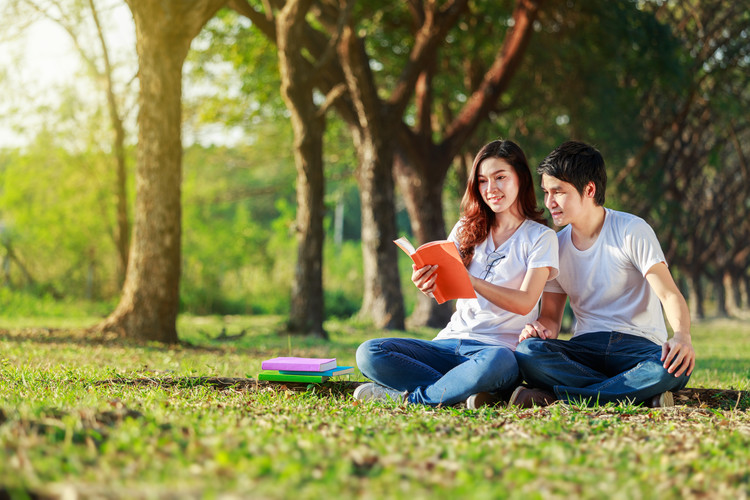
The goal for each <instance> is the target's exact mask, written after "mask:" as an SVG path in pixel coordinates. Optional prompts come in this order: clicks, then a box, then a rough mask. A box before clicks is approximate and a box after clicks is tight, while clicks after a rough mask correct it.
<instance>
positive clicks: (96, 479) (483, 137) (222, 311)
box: [0, 0, 750, 498]
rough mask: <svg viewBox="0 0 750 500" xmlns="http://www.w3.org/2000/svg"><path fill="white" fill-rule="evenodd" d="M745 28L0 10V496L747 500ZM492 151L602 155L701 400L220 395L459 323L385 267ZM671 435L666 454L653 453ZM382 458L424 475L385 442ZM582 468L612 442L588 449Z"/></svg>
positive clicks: (601, 19)
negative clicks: (602, 404)
mask: <svg viewBox="0 0 750 500" xmlns="http://www.w3.org/2000/svg"><path fill="white" fill-rule="evenodd" d="M746 7H747V6H746V5H743V2H726V1H718V0H711V1H685V2H669V1H652V2H650V1H624V0H616V1H611V2H596V1H573V0H570V1H559V0H558V1H554V0H548V1H530V0H518V1H515V2H514V1H500V2H497V1H493V2H490V1H487V2H485V1H473V2H469V1H462V0H454V1H444V2H437V1H435V2H432V1H429V2H420V1H410V2H376V1H367V2H336V1H287V2H282V1H266V2H260V1H259V2H255V1H244V0H230V1H229V2H226V1H210V0H203V1H194V2H187V1H167V0H162V1H149V2H136V1H132V2H130V4H129V5H127V4H126V3H123V2H117V1H114V0H111V1H96V2H95V1H88V2H84V1H73V0H71V1H67V0H66V1H42V0H39V1H33V0H10V1H8V2H5V3H4V4H3V6H2V9H3V10H2V12H3V14H4V16H3V18H4V19H5V23H4V26H3V27H2V38H0V43H1V44H2V47H3V55H2V59H0V61H2V67H0V74H1V75H2V78H1V79H0V86H2V94H1V95H2V99H1V100H0V116H1V117H2V121H1V122H0V245H1V246H0V257H1V258H2V272H1V275H0V308H1V309H0V333H1V334H2V345H3V351H2V354H0V359H2V363H3V365H2V370H3V372H2V373H3V377H2V379H3V390H2V391H3V392H2V394H3V397H4V401H5V402H4V403H3V410H2V413H0V431H2V433H1V434H0V439H2V442H3V444H4V445H5V449H6V450H7V452H8V454H9V457H10V458H9V460H7V461H5V462H4V465H3V466H2V469H1V470H2V473H1V474H0V479H1V480H2V481H1V482H2V484H4V485H5V486H6V488H7V491H10V492H12V493H13V492H15V493H17V494H18V495H21V496H23V494H33V493H35V492H37V493H38V492H45V494H51V495H57V494H60V495H62V494H64V493H65V492H68V493H70V492H71V491H72V492H73V493H74V494H79V495H82V496H96V495H104V496H108V495H109V496H113V497H118V496H131V495H132V496H137V497H144V496H145V497H148V496H152V495H155V496H160V497H162V496H165V495H167V492H168V491H172V489H173V488H174V485H175V484H181V487H182V488H184V491H182V492H183V493H184V494H185V495H188V496H191V495H192V496H200V495H202V494H203V493H205V492H210V494H209V495H221V494H224V493H228V494H235V493H236V494H239V495H241V496H253V495H255V496H266V495H268V496H274V497H280V498H283V497H284V496H285V492H287V494H288V492H289V491H299V492H301V493H300V494H301V495H302V496H303V497H304V496H308V497H315V496H316V495H318V494H320V492H321V491H326V490H327V489H329V488H339V489H338V490H336V491H339V492H340V493H341V494H349V495H360V496H368V495H369V496H376V497H377V496H385V495H391V496H393V495H396V496H398V495H397V494H402V495H404V496H412V497H414V496H417V497H419V496H423V495H435V494H437V495H438V496H440V495H445V496H450V495H454V494H458V493H461V492H464V491H465V490H466V489H467V488H470V486H469V485H471V484H477V486H476V488H477V491H475V492H474V493H477V494H478V496H487V497H497V496H511V497H512V496H518V497H519V498H520V497H528V495H529V494H531V495H532V496H533V494H536V495H537V496H539V497H555V496H565V495H568V494H571V492H574V493H578V494H582V495H583V496H589V497H592V498H593V497H597V496H599V495H602V494H606V495H609V496H613V495H614V494H615V493H617V492H622V493H621V496H622V497H624V498H631V497H645V498H648V497H652V496H654V497H655V496H660V497H661V498H664V496H665V495H666V496H668V497H669V496H671V497H674V498H677V497H682V498H684V497H686V496H688V497H689V496H690V495H695V496H697V497H699V496H701V495H710V494H718V495H720V496H726V497H727V498H729V497H734V498H737V497H742V495H744V496H747V494H748V483H749V482H750V479H749V478H748V473H747V470H746V468H745V469H743V467H742V464H743V463H745V464H746V463H747V458H748V454H747V453H748V452H747V451H743V450H746V449H747V448H748V446H747V444H748V423H747V416H746V409H747V406H748V402H747V396H746V392H744V391H747V386H748V380H749V379H750V372H749V371H748V366H749V364H750V363H749V362H748V360H749V359H750V352H748V347H746V346H747V341H748V336H749V335H750V332H749V331H748V328H747V326H746V325H745V324H744V322H743V321H742V320H743V319H747V317H748V309H749V307H750V306H749V305H748V295H749V292H750V274H749V273H748V261H749V260H750V244H749V243H750V242H749V241H748V240H749V239H750V238H749V234H750V221H749V220H748V218H747V211H748V209H749V208H750V206H749V205H750V199H749V197H748V194H749V191H750V170H749V167H748V163H747V162H748V152H749V151H748V150H749V149H750V129H749V128H748V117H750V113H749V112H748V111H750V101H749V99H750V95H749V93H750V86H748V66H749V65H750V13H749V12H750V11H748V9H747V8H746ZM497 137H502V138H508V139H511V140H513V141H515V142H517V143H518V144H519V145H521V147H522V148H523V149H524V150H525V151H526V153H527V155H528V158H529V162H530V165H531V166H532V169H533V166H534V165H536V164H538V163H539V161H540V160H541V159H542V158H543V157H544V156H545V155H546V154H547V153H548V152H549V151H550V150H551V149H552V148H554V147H555V146H556V145H557V144H559V143H560V142H562V141H563V140H567V139H569V138H575V139H578V140H584V141H586V142H589V143H592V144H594V145H595V146H597V147H598V148H599V149H600V150H601V151H602V153H603V154H604V157H605V159H606V161H607V166H608V175H609V185H608V188H607V206H609V207H612V208H615V209H623V210H626V211H629V212H632V213H636V214H637V215H639V216H641V217H643V218H644V219H646V220H647V221H648V222H649V223H650V224H651V225H652V226H653V227H654V228H655V230H656V232H657V235H658V237H659V239H660V241H661V242H662V245H663V247H664V250H665V253H666V255H667V259H668V262H669V264H670V270H671V272H672V274H673V276H674V277H675V279H676V281H677V283H678V285H679V286H680V288H681V289H682V290H683V292H684V294H685V296H686V297H687V298H688V300H689V303H690V307H691V313H692V315H693V316H694V319H695V320H696V323H695V326H694V335H695V337H696V347H697V351H698V365H697V369H696V375H695V376H694V378H693V380H692V381H691V386H694V387H703V388H713V389H718V390H719V392H718V394H714V393H712V395H713V396H716V398H717V399H716V401H713V402H707V401H705V400H704V401H700V400H696V399H688V400H686V401H683V402H686V404H687V406H688V408H685V409H683V410H684V412H683V413H675V414H674V415H671V416H670V415H667V417H664V416H663V415H661V414H656V415H657V416H653V415H655V413H649V412H646V411H644V410H643V409H639V408H633V407H625V409H622V408H606V409H604V410H601V409H597V410H596V411H595V412H593V413H590V412H587V411H584V410H581V409H579V410H580V411H572V412H571V411H569V410H568V409H560V408H556V409H554V408H553V409H552V410H545V411H542V412H538V413H524V412H515V411H510V410H509V411H507V412H505V411H502V410H484V411H482V412H479V413H473V412H468V411H459V410H455V409H442V410H438V411H431V410H426V409H422V410H418V409H413V408H412V409H408V410H405V409H393V408H381V407H374V409H373V408H370V407H368V408H367V409H363V408H360V407H358V406H357V405H352V403H351V401H350V400H349V397H348V396H349V392H350V391H347V390H346V386H345V387H344V389H342V388H340V387H329V388H327V389H319V390H313V391H312V393H311V392H310V391H291V395H290V394H289V391H270V393H268V392H264V391H259V390H257V386H256V390H250V389H248V388H247V387H245V386H242V384H240V385H234V386H231V385H230V386H229V387H230V388H229V389H227V388H226V387H224V386H223V385H221V382H220V381H217V377H231V378H234V379H235V380H239V379H240V378H241V377H253V376H254V375H255V373H257V370H258V368H259V364H260V360H262V359H264V358H267V357H272V356H274V355H278V354H294V355H307V354H310V355H327V354H334V355H336V356H337V357H338V358H339V359H340V361H342V362H343V364H352V363H353V361H354V359H353V358H354V350H355V349H356V346H357V345H358V343H359V342H361V341H362V340H364V339H366V338H371V337H375V336H382V335H406V334H408V335H415V336H421V337H423V338H430V337H431V335H433V334H434V332H435V328H436V327H440V326H442V325H444V324H445V322H446V321H447V317H448V315H449V314H450V307H451V306H450V304H449V305H446V306H437V305H436V304H434V302H431V301H428V300H425V299H424V298H423V297H421V296H420V295H419V294H417V293H416V290H415V289H414V287H413V286H412V285H411V282H410V281H409V279H408V276H409V267H410V266H409V264H410V262H409V260H408V258H407V257H406V256H404V255H400V251H398V249H397V248H396V247H395V245H393V244H392V243H391V240H392V239H395V238H396V237H397V236H401V235H404V234H406V235H408V236H409V237H410V239H411V240H412V241H415V242H425V241H430V240H434V239H440V238H444V237H445V235H446V231H447V230H449V229H450V227H451V226H452V224H453V223H454V222H455V220H456V219H457V217H458V207H459V203H460V199H461V195H462V193H463V186H464V185H465V178H466V175H467V171H468V169H469V168H470V165H471V160H472V158H473V155H474V153H475V152H476V151H477V150H478V149H479V148H480V147H481V146H482V145H483V144H484V143H486V142H488V141H489V140H492V139H494V138H497ZM535 179H536V180H537V181H538V178H537V177H536V176H535ZM540 205H541V196H540ZM143 380H151V381H152V383H151V385H148V384H144V383H143ZM102 381H109V383H108V384H102ZM217 384H218V387H219V388H218V389H217ZM238 387H239V388H238ZM243 387H244V389H243ZM722 390H725V394H724V396H722V393H721V391H722ZM326 391H328V392H326ZM743 394H744V399H743ZM727 395H731V397H729V396H727ZM686 397H687V396H686ZM321 408H323V410H322V412H323V416H321ZM186 410H188V411H187V412H186ZM193 410H195V411H197V412H198V413H197V416H193V415H188V414H186V413H190V412H191V411H193ZM365 410H366V411H365ZM696 412H697V413H696ZM365 413H367V414H365ZM326 414H327V416H328V418H325V415H326ZM278 415H281V416H283V417H284V418H282V419H275V418H272V417H273V416H278ZM530 416H533V417H538V418H529V417H530ZM191 417H194V418H191ZM207 420H209V421H211V422H212V423H211V425H209V426H208V427H206V426H205V423H206V421H207ZM530 421H533V423H527V422H530ZM238 422H242V425H245V426H246V427H247V428H244V429H242V430H240V429H238V426H239V424H238ZM250 422H252V423H250ZM352 422H356V423H352ZM644 422H646V423H647V424H648V425H646V426H645V427H643V424H644ZM503 427H508V428H509V429H511V430H512V432H508V433H505V432H503V431H501V429H502V428H503ZM323 428H326V429H329V430H328V431H325V432H318V431H320V430H321V429H323ZM377 428H382V429H385V430H384V432H382V433H381V434H382V435H381V436H377V437H378V439H375V434H374V432H373V431H372V429H377ZM368 429H369V430H368ZM644 429H645V430H644ZM675 429H677V431H678V432H679V433H685V432H692V437H691V440H690V442H689V443H687V444H685V443H682V442H681V443H682V444H680V445H679V446H677V445H676V444H675V443H674V442H673V440H672V438H671V437H670V436H671V435H672V433H674V432H675ZM139 432H140V434H139ZM404 433H407V435H408V436H410V437H411V438H412V440H413V441H412V442H416V443H421V444H422V445H424V447H423V449H407V450H406V451H404V450H398V449H396V448H394V445H393V443H391V442H390V441H389V440H388V439H387V438H390V439H391V440H398V439H401V436H402V434H404ZM628 433H631V434H632V433H635V435H636V436H640V438H642V439H634V438H633V439H629V440H622V439H621V438H622V437H623V436H624V435H627V434H628ZM234 434H236V435H237V437H235V438H231V439H230V438H229V436H231V435H234ZM422 434H426V435H429V436H431V437H424V439H426V440H427V441H425V442H422V441H420V439H422V437H419V438H417V437H415V436H422ZM300 436H302V438H303V439H300ZM545 436H547V437H550V436H552V437H554V439H552V441H551V442H552V443H554V444H552V445H550V446H551V448H550V449H549V450H547V451H550V452H551V455H547V454H545V453H542V452H541V451H539V448H540V446H541V445H542V444H543V443H544V442H545ZM475 438H476V439H477V440H478V441H477V442H474V441H473V439H475ZM515 438H518V439H522V440H523V439H525V440H527V442H529V443H532V444H534V445H535V446H532V447H531V448H530V449H529V450H527V449H525V448H523V447H520V445H521V443H516V442H515V440H514V439H515ZM368 439H369V441H368ZM319 440H322V441H319ZM483 440H486V441H487V443H490V444H492V445H493V446H494V447H495V448H493V449H491V450H487V449H484V448H483V447H482V446H481V443H482V442H483ZM649 440H650V444H649V443H647V444H644V442H645V441H649ZM602 441H607V442H609V443H614V444H612V448H606V447H605V448H598V451H596V452H595V453H592V455H591V457H590V458H584V457H583V456H582V455H581V454H580V453H581V450H582V449H587V450H590V449H591V447H594V448H596V446H597V443H600V442H602ZM466 442H472V443H474V444H475V445H479V446H478V448H477V447H476V446H470V447H466V446H465V444H466ZM222 443H223V444H222ZM227 443H230V444H231V445H229V444H227ZM162 445H163V446H162ZM417 448H418V447H417ZM542 448H543V446H542ZM156 449H159V450H161V451H160V452H159V453H158V454H157V455H156V456H150V455H149V453H150V451H154V450H156ZM503 449H505V450H511V451H509V452H508V454H507V456H505V455H504V454H503V453H502V450H503ZM149 450H150V451H149ZM274 450H276V451H277V452H284V453H287V452H288V454H289V455H288V456H289V458H288V459H287V460H286V461H284V460H282V461H280V462H279V461H276V460H272V459H271V458H269V457H270V456H271V455H272V452H273V451H274ZM279 450H281V451H279ZM311 450H312V451H311ZM315 450H317V451H315ZM428 452H429V456H427V455H423V453H428ZM483 453H484V454H483ZM706 453H708V454H709V455H710V457H712V459H709V460H707V461H705V462H703V461H699V460H698V459H697V458H695V456H694V455H695V454H698V455H699V456H703V455H704V454H706ZM178 456H181V457H182V458H179V459H178V458H177V457H178ZM159 457H161V458H163V463H161V464H160V465H157V464H156V461H158V458H159ZM337 457H340V459H339V458H337ZM617 457H619V458H617ZM664 457H666V458H664ZM480 458H481V461H482V462H484V461H490V462H491V461H492V460H495V463H501V464H504V466H502V467H500V466H498V465H492V466H490V467H489V469H488V468H486V467H482V466H479V465H477V464H476V463H474V460H475V459H480ZM597 460H609V461H612V463H613V465H612V466H611V467H610V468H607V469H606V470H604V471H597V470H596V469H597V468H596V465H595V464H596V462H597ZM571 461H572V464H573V465H571ZM631 461H634V463H630V462H631ZM126 464H130V465H126ZM206 464H208V465H206ZM239 464H244V465H246V466H247V468H245V469H243V468H242V467H240V466H239ZM417 464H418V465H417ZM563 465H564V467H563ZM415 467H416V468H415ZM561 467H563V469H565V470H566V471H567V472H566V473H565V474H563V472H561V469H560V468H561ZM404 469H406V470H407V471H410V472H405V471H404ZM559 469H560V470H559ZM743 470H744V472H743ZM507 471H513V472H515V473H518V475H517V476H516V478H515V479H513V480H512V481H508V477H510V476H508V475H506V474H509V473H508V472H507ZM599 473H601V474H604V475H605V476H603V477H608V478H609V479H610V481H605V482H603V483H600V482H599V481H598V480H596V479H594V478H596V477H600V476H598V475H597V474H599ZM216 474H220V475H224V477H227V483H226V485H225V486H223V487H222V486H219V485H216V484H213V483H211V482H210V480H209V478H210V477H213V476H215V475H216ZM607 474H608V475H607ZM628 475H631V476H632V475H635V476H636V479H628V478H627V476H628ZM102 478H103V479H102ZM310 481H312V483H309V482H310ZM477 481H479V483H477ZM652 482H658V483H659V484H660V485H662V487H658V488H655V489H653V488H652V487H651V483H652ZM308 483H309V484H312V485H311V486H305V487H304V488H303V487H302V486H301V485H303V484H308ZM592 483H596V488H593V489H591V490H589V489H587V488H588V487H589V486H591V485H592ZM50 488H51V489H50ZM128 488H134V489H130V490H128ZM253 488H255V490H254V491H255V494H253V493H252V491H251V490H253ZM368 488H371V489H368ZM124 490H127V491H130V492H131V493H126V494H123V491H124ZM4 491H5V490H4ZM60 492H62V493H60ZM399 492H400V493H399ZM717 492H718V493H717ZM738 495H739V496H738ZM615 496H616V495H615Z"/></svg>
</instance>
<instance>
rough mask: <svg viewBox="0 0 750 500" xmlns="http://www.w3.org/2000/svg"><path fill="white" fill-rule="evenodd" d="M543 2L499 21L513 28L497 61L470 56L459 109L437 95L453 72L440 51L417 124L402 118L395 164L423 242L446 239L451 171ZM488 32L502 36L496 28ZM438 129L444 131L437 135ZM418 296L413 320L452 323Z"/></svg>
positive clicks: (422, 88) (492, 107) (429, 71)
mask: <svg viewBox="0 0 750 500" xmlns="http://www.w3.org/2000/svg"><path fill="white" fill-rule="evenodd" d="M541 3H542V2H541V0H537V1H532V0H518V1H516V2H515V7H514V9H513V12H512V13H511V14H510V15H509V16H508V17H507V19H508V21H507V22H505V23H496V24H503V25H507V26H510V28H508V29H507V31H506V32H505V36H504V38H503V41H502V43H499V44H497V45H496V46H495V50H494V59H493V60H491V61H490V64H487V63H486V62H485V61H482V60H481V58H480V57H479V55H478V54H466V59H464V61H465V62H466V64H464V67H465V68H466V73H467V75H468V76H469V78H466V82H467V88H466V89H465V91H466V93H467V94H468V95H469V97H468V98H467V99H466V102H465V104H464V105H463V107H462V108H461V109H459V110H458V111H457V112H456V113H446V112H444V110H445V108H447V107H448V106H447V105H446V100H447V99H449V97H447V96H437V95H436V92H435V89H434V87H435V85H434V82H435V80H436V79H437V78H440V77H442V76H444V75H442V74H441V71H442V72H443V73H445V72H448V71H450V66H449V65H441V64H439V63H438V54H437V51H435V52H434V53H432V54H431V55H430V56H429V58H428V59H427V60H426V63H425V65H424V68H423V69H422V70H421V72H420V77H419V81H418V84H417V86H416V95H415V108H416V113H415V115H416V119H415V121H414V125H413V126H409V125H408V121H407V120H405V119H403V118H402V119H401V120H400V121H401V123H400V124H399V129H398V134H397V143H398V145H399V149H398V153H399V154H397V155H396V158H395V160H396V161H395V163H394V166H395V174H396V179H397V182H398V186H399V187H400V189H401V194H402V195H403V197H404V200H405V202H406V208H407V210H408V212H409V219H410V221H411V227H412V231H413V233H414V234H415V236H416V237H417V240H418V241H419V242H420V243H425V242H428V241H434V240H439V239H444V238H445V236H446V234H445V220H444V218H443V202H442V201H443V199H442V192H443V188H444V185H445V178H446V175H447V173H448V171H449V169H450V167H451V165H452V164H453V162H454V160H455V159H456V158H457V157H459V155H460V153H461V152H462V151H463V150H464V149H465V148H466V145H467V144H468V143H469V141H470V140H471V138H472V137H473V135H474V133H475V131H476V130H477V128H478V127H479V126H480V125H481V124H482V122H484V121H485V120H487V118H488V117H489V115H490V113H491V112H493V111H496V110H497V103H498V101H499V100H500V98H501V97H502V96H503V94H504V93H505V92H506V91H507V89H508V87H509V85H510V82H511V81H512V80H513V78H514V76H515V74H516V72H517V71H518V68H519V67H520V65H521V62H522V60H523V58H524V54H525V52H526V48H527V46H528V44H529V40H530V38H531V35H532V33H533V32H534V29H533V27H534V21H535V19H536V17H537V12H538V10H539V5H540V4H541ZM474 8H475V11H473V12H471V13H470V14H469V15H468V16H466V17H467V18H468V22H467V23H466V26H467V28H464V29H463V30H461V31H462V34H464V35H466V36H469V34H468V33H465V32H466V31H467V30H468V29H472V28H474V27H475V25H476V24H481V19H482V17H483V12H482V8H483V7H482V6H474ZM485 8H486V6H485ZM417 15H418V17H424V16H425V13H424V12H419V11H418V12H417ZM500 15H502V14H500ZM505 15H506V16H507V14H505ZM490 26H492V24H490ZM489 31H490V33H493V34H495V35H497V34H498V33H497V31H498V30H497V29H491V30H489ZM437 35H438V36H440V38H439V39H440V40H442V38H444V37H445V34H437ZM456 38H457V39H458V38H459V37H456ZM458 45H460V43H458ZM485 65H487V69H486V70H485V71H484V72H481V71H477V68H482V67H484V66H485ZM451 94H452V93H451ZM438 117H440V118H438ZM436 130H438V131H439V132H440V134H436V133H435V131H436ZM417 297H418V306H417V309H416V311H415V312H414V314H413V315H412V318H411V320H412V322H413V323H414V324H427V325H430V326H442V325H444V324H445V323H446V322H447V320H448V317H449V316H450V314H451V312H452V308H451V304H443V305H438V304H437V303H436V302H435V301H434V300H432V299H430V298H429V297H426V296H424V295H423V294H418V295H417Z"/></svg>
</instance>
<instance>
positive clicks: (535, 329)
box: [518, 321, 557, 342]
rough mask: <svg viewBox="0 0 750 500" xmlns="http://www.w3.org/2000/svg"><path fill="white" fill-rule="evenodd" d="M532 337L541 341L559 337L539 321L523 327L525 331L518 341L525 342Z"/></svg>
mask: <svg viewBox="0 0 750 500" xmlns="http://www.w3.org/2000/svg"><path fill="white" fill-rule="evenodd" d="M531 337H538V338H540V339H545V340H546V339H553V338H555V337H557V336H556V335H553V334H552V332H551V331H550V330H549V328H547V327H546V326H544V325H543V324H541V323H540V322H538V321H533V322H531V323H526V326H524V327H523V331H522V332H521V335H519V336H518V341H519V342H523V341H524V340H526V339H528V338H531Z"/></svg>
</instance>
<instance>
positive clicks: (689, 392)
mask: <svg viewBox="0 0 750 500" xmlns="http://www.w3.org/2000/svg"><path fill="white" fill-rule="evenodd" d="M109 384H112V385H116V384H125V385H147V386H161V387H181V388H184V387H197V386H208V387H213V388H216V389H219V390H222V389H230V388H231V389H234V390H246V391H257V390H261V389H271V390H288V391H295V392H305V391H307V390H309V389H310V388H311V387H313V386H314V387H319V388H321V389H323V390H324V391H326V392H328V393H330V394H337V395H341V394H352V393H353V392H354V389H355V388H356V387H357V386H359V385H360V384H362V382H353V381H348V380H337V381H328V382H323V383H320V384H309V383H297V382H270V381H266V380H262V381H259V380H255V379H252V378H230V377H166V378H164V377H153V378H113V379H107V380H101V381H98V382H96V384H95V385H109ZM674 398H675V405H677V406H686V407H691V408H706V409H719V410H739V411H747V410H748V408H750V393H748V392H747V391H737V390H734V389H710V388H708V389H707V388H692V387H686V388H685V389H682V390H680V391H677V392H675V393H674Z"/></svg>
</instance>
